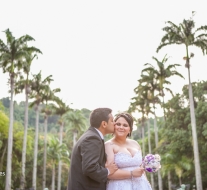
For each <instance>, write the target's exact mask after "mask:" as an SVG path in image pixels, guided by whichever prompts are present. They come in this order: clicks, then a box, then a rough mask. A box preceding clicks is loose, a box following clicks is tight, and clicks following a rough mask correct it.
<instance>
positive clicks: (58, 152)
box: [47, 137, 69, 190]
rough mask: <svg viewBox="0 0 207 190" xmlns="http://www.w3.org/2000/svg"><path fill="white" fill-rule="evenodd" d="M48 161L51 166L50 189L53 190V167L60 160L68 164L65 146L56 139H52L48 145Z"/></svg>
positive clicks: (67, 153)
mask: <svg viewBox="0 0 207 190" xmlns="http://www.w3.org/2000/svg"><path fill="white" fill-rule="evenodd" d="M48 145H49V146H48V151H47V152H48V159H49V160H50V162H51V164H52V187H51V190H55V167H56V165H57V164H58V163H59V161H60V160H61V161H62V162H65V163H67V164H69V152H68V150H67V146H66V144H60V142H59V140H58V138H55V137H52V138H51V139H50V141H49V143H48Z"/></svg>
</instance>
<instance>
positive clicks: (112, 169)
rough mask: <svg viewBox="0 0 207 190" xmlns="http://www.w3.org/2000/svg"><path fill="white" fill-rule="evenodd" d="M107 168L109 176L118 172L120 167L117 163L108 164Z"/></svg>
mask: <svg viewBox="0 0 207 190" xmlns="http://www.w3.org/2000/svg"><path fill="white" fill-rule="evenodd" d="M105 167H106V168H107V169H108V171H109V175H111V174H113V173H114V172H115V171H116V170H118V167H117V165H116V164H115V163H109V164H107V163H106V164H105Z"/></svg>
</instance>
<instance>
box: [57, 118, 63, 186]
mask: <svg viewBox="0 0 207 190" xmlns="http://www.w3.org/2000/svg"><path fill="white" fill-rule="evenodd" d="M63 125H64V123H63V122H61V126H60V145H62V141H63ZM61 170H62V162H61V160H60V161H59V162H58V190H61Z"/></svg>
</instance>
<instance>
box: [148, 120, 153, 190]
mask: <svg viewBox="0 0 207 190" xmlns="http://www.w3.org/2000/svg"><path fill="white" fill-rule="evenodd" d="M147 130H148V148H149V153H150V154H151V153H152V148H151V140H150V138H151V134H150V123H149V119H148V120H147ZM150 178H151V185H152V190H155V183H154V176H153V174H152V173H151V174H150Z"/></svg>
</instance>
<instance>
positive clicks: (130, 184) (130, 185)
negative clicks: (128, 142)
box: [106, 151, 152, 190]
mask: <svg viewBox="0 0 207 190" xmlns="http://www.w3.org/2000/svg"><path fill="white" fill-rule="evenodd" d="M114 161H115V163H116V164H117V166H118V168H120V169H122V170H128V171H131V170H133V169H135V168H137V167H139V166H140V165H141V163H142V155H141V151H138V152H136V153H135V155H134V156H133V157H132V156H131V155H130V154H127V153H124V152H118V153H117V154H115V158H114ZM106 189H107V190H152V188H151V185H150V184H149V182H148V180H147V179H146V177H145V175H142V176H141V177H134V178H133V179H123V180H108V183H107V188H106Z"/></svg>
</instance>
